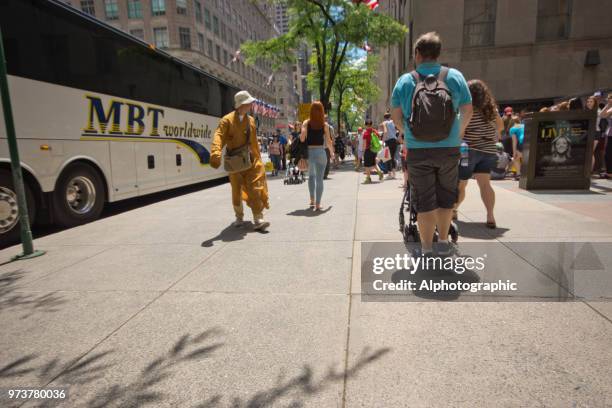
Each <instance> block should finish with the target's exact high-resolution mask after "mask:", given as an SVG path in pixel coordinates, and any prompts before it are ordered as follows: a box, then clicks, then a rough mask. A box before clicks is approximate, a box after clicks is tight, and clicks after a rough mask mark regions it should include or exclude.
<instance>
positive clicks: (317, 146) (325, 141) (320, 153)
mask: <svg viewBox="0 0 612 408" xmlns="http://www.w3.org/2000/svg"><path fill="white" fill-rule="evenodd" d="M300 140H301V141H302V143H306V144H307V145H308V191H309V192H310V208H314V210H315V211H320V210H321V196H322V195H323V176H324V175H325V166H326V165H327V154H326V153H325V149H326V148H327V149H329V151H330V155H331V159H332V160H333V158H334V143H333V142H332V139H331V135H330V132H329V125H328V124H327V123H326V122H325V109H324V108H323V104H322V103H321V102H319V101H316V102H313V103H312V106H311V107H310V118H309V119H306V120H305V121H304V123H303V124H302V132H301V134H300Z"/></svg>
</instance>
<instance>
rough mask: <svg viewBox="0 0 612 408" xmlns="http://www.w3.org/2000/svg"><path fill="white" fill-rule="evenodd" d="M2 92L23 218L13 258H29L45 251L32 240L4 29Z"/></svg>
mask: <svg viewBox="0 0 612 408" xmlns="http://www.w3.org/2000/svg"><path fill="white" fill-rule="evenodd" d="M0 93H1V94H2V95H1V97H2V108H3V112H4V124H5V126H6V139H7V142H8V145H9V152H10V155H11V172H12V174H13V185H14V188H15V193H16V195H17V206H18V209H19V217H20V218H21V219H20V221H19V224H21V244H22V246H23V253H22V254H21V255H17V256H15V257H13V258H12V260H17V259H28V258H34V257H37V256H40V255H43V254H44V253H45V252H44V251H35V250H34V244H33V242H32V231H31V229H30V216H29V215H28V205H27V203H26V195H25V187H24V185H23V173H22V172H21V161H20V160H19V148H18V146H17V136H16V134H15V123H14V121H13V109H12V106H11V98H10V93H9V87H8V77H7V69H6V57H5V55H4V45H3V40H2V30H0Z"/></svg>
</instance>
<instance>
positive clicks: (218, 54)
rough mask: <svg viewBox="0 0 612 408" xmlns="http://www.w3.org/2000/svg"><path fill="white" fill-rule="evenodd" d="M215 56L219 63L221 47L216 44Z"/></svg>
mask: <svg viewBox="0 0 612 408" xmlns="http://www.w3.org/2000/svg"><path fill="white" fill-rule="evenodd" d="M215 54H216V55H215V57H217V58H215V59H216V60H217V62H218V63H221V47H219V46H218V45H217V46H215Z"/></svg>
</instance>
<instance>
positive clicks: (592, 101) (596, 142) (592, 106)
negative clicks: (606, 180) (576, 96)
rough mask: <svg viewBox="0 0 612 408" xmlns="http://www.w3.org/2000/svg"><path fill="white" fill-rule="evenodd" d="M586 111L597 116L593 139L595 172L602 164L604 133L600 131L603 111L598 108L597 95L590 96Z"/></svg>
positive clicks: (592, 169)
mask: <svg viewBox="0 0 612 408" xmlns="http://www.w3.org/2000/svg"><path fill="white" fill-rule="evenodd" d="M586 110H587V111H594V112H595V113H596V114H597V120H596V122H595V137H594V138H593V157H592V160H593V162H592V166H591V172H594V171H595V170H596V168H597V164H599V163H600V162H601V152H602V150H601V145H600V141H601V139H602V135H603V132H602V131H601V130H600V125H601V109H599V106H597V97H596V96H595V95H592V96H589V97H588V98H587V101H586Z"/></svg>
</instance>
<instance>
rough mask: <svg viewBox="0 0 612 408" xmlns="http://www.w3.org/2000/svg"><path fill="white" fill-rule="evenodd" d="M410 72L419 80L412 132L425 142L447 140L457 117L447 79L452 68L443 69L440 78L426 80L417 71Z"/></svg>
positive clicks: (413, 108) (433, 76) (414, 101)
mask: <svg viewBox="0 0 612 408" xmlns="http://www.w3.org/2000/svg"><path fill="white" fill-rule="evenodd" d="M410 74H411V75H412V76H413V77H414V80H415V82H416V86H415V88H414V93H413V94H412V114H411V115H410V130H411V131H412V134H413V135H414V137H415V139H417V140H421V141H424V142H439V141H440V140H444V139H446V138H447V137H448V136H449V135H450V131H451V128H452V127H453V123H454V122H455V118H456V116H457V114H456V112H455V109H454V107H453V100H452V98H451V92H450V90H449V89H448V87H447V86H446V82H445V80H446V76H447V74H448V68H447V67H442V68H440V73H439V74H438V77H436V76H435V75H428V76H427V77H426V78H425V80H423V79H422V78H421V75H420V74H419V73H418V72H416V71H412V72H411V73H410Z"/></svg>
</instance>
